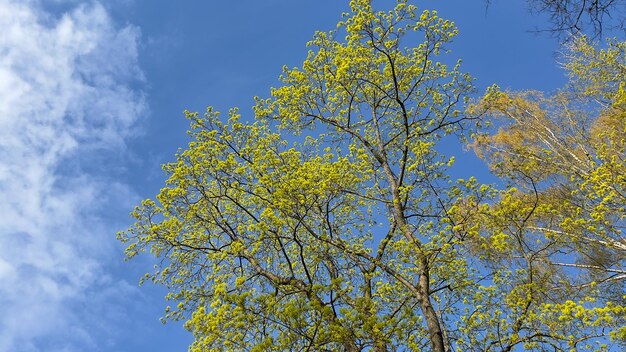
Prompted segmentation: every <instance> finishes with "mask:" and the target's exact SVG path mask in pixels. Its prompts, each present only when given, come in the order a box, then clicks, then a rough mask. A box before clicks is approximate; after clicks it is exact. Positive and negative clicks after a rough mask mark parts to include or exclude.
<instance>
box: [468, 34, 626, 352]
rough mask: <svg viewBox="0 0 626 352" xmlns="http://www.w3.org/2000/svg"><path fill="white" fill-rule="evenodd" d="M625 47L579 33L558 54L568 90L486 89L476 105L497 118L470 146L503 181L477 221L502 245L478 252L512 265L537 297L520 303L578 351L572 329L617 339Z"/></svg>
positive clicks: (625, 141)
mask: <svg viewBox="0 0 626 352" xmlns="http://www.w3.org/2000/svg"><path fill="white" fill-rule="evenodd" d="M625 49H626V43H624V42H616V41H610V42H609V46H608V48H607V49H605V50H599V49H597V48H595V47H594V46H593V45H591V44H590V42H589V41H588V40H587V39H586V38H585V37H579V38H577V39H576V40H574V41H573V42H572V43H571V44H570V50H569V52H568V53H567V54H566V56H565V65H564V66H565V68H566V69H567V70H568V72H569V74H570V84H569V85H568V87H567V88H565V89H563V90H561V91H560V92H558V93H556V94H554V95H552V96H547V97H546V96H544V95H543V94H542V93H539V92H523V93H502V92H499V91H497V90H493V91H491V92H490V93H489V94H487V96H486V97H485V98H484V100H483V106H482V108H484V109H486V111H487V113H489V114H494V115H495V116H497V117H498V118H499V119H498V120H496V121H495V122H494V132H493V134H491V135H481V136H478V137H477V139H476V141H475V144H474V147H475V149H476V150H477V151H478V153H479V155H480V156H481V157H482V158H483V159H484V160H485V161H487V162H488V163H489V164H490V165H491V167H492V170H493V171H494V172H495V173H496V174H498V175H499V176H501V177H503V178H504V179H506V180H509V182H510V185H511V186H512V188H509V189H508V190H507V191H505V192H503V193H502V195H501V197H500V201H499V202H497V203H495V204H493V205H492V206H491V209H490V210H489V211H486V212H485V217H484V222H483V224H485V227H484V231H485V232H486V233H489V234H490V235H489V236H491V237H493V238H495V237H497V236H499V237H500V238H499V239H498V241H501V242H500V245H501V246H502V251H501V252H502V253H498V254H494V253H485V254H484V255H485V256H487V257H490V258H491V259H492V260H493V261H494V262H498V263H501V261H502V260H504V261H506V262H507V263H514V264H515V265H516V266H519V268H520V269H519V270H521V271H520V273H521V274H520V275H519V278H518V279H517V280H519V281H520V282H523V283H524V284H526V285H529V287H530V289H529V290H528V294H529V297H531V298H532V299H533V300H536V301H535V302H529V303H528V304H529V307H528V308H527V309H528V310H529V311H530V310H532V309H533V306H534V307H535V308H536V310H537V312H536V313H535V314H540V315H541V314H544V315H547V316H553V317H554V323H552V324H550V327H551V330H552V331H555V332H557V331H561V332H562V335H563V337H567V339H568V340H569V344H570V346H571V347H572V348H577V349H578V348H582V347H584V346H585V345H587V344H589V343H588V341H586V339H585V336H578V335H577V334H576V333H574V331H577V330H579V331H580V330H581V329H582V330H584V329H587V330H589V329H591V330H596V332H595V333H594V334H591V335H590V336H601V335H603V334H604V333H605V331H604V330H603V329H605V328H607V327H610V326H615V329H614V330H613V331H612V332H611V333H610V335H611V336H612V337H613V343H615V344H617V343H618V341H619V340H620V339H621V340H622V342H623V340H624V338H625V337H626V328H624V316H625V315H624V312H625V308H624V304H625V303H626V296H625V293H626V290H625V289H626V266H625V265H626V238H625V237H624V235H623V230H624V226H625V225H626V223H625V222H624V220H625V219H626V178H625V175H626V104H625V103H626V94H625V93H626V91H625V90H624V89H625V88H626V81H625V80H624V77H626V75H625V74H626V50H625ZM495 127H497V128H498V130H497V131H495ZM489 236H488V237H489ZM483 240H484V239H483ZM475 246H477V247H478V246H480V245H479V244H475ZM527 314H530V313H527ZM568 335H569V336H568ZM588 337H589V336H587V338H588Z"/></svg>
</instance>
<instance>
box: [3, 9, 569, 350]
mask: <svg viewBox="0 0 626 352" xmlns="http://www.w3.org/2000/svg"><path fill="white" fill-rule="evenodd" d="M415 3H416V4H417V5H418V6H419V7H421V8H430V9H437V10H439V12H440V14H441V15H442V16H443V17H446V18H450V19H452V20H454V21H455V22H456V23H457V25H458V26H459V30H460V35H459V37H458V38H457V40H456V41H455V43H454V44H453V45H452V49H453V53H452V54H451V55H452V57H455V58H456V57H458V58H462V59H463V66H464V67H465V70H466V71H469V72H471V73H472V74H473V75H474V77H476V78H477V81H476V84H477V86H478V89H479V91H482V90H484V88H485V87H486V86H488V85H491V84H493V83H498V84H499V85H500V86H501V87H505V88H511V89H516V90H517V89H540V90H548V91H550V90H554V89H556V88H558V87H559V86H561V85H562V84H563V83H564V81H565V77H564V76H563V72H562V71H561V70H560V69H559V68H558V64H557V62H556V56H555V52H556V51H558V49H559V47H558V43H557V41H556V40H555V39H553V38H550V37H547V36H537V35H535V34H533V33H529V32H528V30H529V29H532V28H534V27H536V26H543V25H545V22H544V21H543V19H542V18H537V17H531V16H530V15H528V13H527V12H526V8H525V2H524V1H522V0H500V1H494V2H492V5H491V7H490V8H489V9H488V10H486V8H485V4H484V2H482V1H480V0H478V1H467V0H455V1H435V0H428V1H415ZM346 8H347V0H346V1H336V0H316V1H312V0H298V1H292V0H264V1H258V0H240V1H206V0H203V1H201V0H188V1H178V2H175V1H171V0H168V1H165V0H109V1H78V0H0V351H16V352H30V351H68V352H73V351H142V350H146V351H157V352H159V351H184V350H186V348H187V346H188V344H189V343H190V336H189V335H188V334H187V333H186V332H185V331H184V330H183V329H182V327H181V326H180V325H179V324H178V325H177V324H175V323H169V324H167V325H165V326H163V325H162V324H161V323H160V322H159V317H160V316H161V315H162V312H163V308H164V307H165V305H166V304H167V303H166V302H165V301H164V299H163V296H164V295H165V291H164V290H163V289H162V288H160V287H154V286H151V285H149V284H147V285H145V286H143V287H141V288H139V287H138V284H137V283H138V278H139V277H140V276H141V274H143V273H144V272H146V271H149V270H151V267H152V265H153V263H152V262H151V259H150V258H148V257H144V258H140V259H139V260H133V261H132V262H129V263H125V262H123V254H122V250H123V247H122V246H121V245H120V244H119V243H117V242H116V240H115V233H116V232H117V231H119V230H121V229H124V228H125V227H126V226H128V225H129V222H130V218H129V216H128V213H129V211H130V210H131V209H132V207H133V205H134V204H136V203H137V202H138V201H139V200H140V199H142V198H146V197H153V196H154V195H155V194H156V192H158V190H159V189H160V187H161V186H162V184H163V180H164V175H163V174H162V173H161V171H160V164H162V163H164V162H167V161H169V160H172V158H173V155H174V153H175V152H176V150H177V149H178V148H180V147H183V146H184V145H185V144H186V143H187V136H186V134H185V130H186V128H187V121H186V120H185V119H184V118H183V117H182V111H183V110H184V109H190V110H196V111H203V110H204V109H205V108H206V106H207V105H212V106H215V107H216V108H217V109H218V110H222V111H225V110H227V109H228V108H229V107H232V106H239V107H240V108H241V110H242V112H243V113H244V114H246V113H248V112H249V111H250V106H251V105H252V98H253V97H254V96H255V95H258V96H266V95H267V94H268V92H269V87H271V86H276V85H277V80H276V78H277V76H278V75H279V73H280V71H281V67H282V66H283V65H288V66H295V65H298V64H299V63H300V62H301V61H302V60H303V59H304V57H305V54H306V50H307V49H306V47H305V43H306V42H307V41H308V40H309V39H310V38H311V36H312V34H313V32H314V31H315V30H316V29H319V30H328V29H332V28H334V26H335V23H336V22H337V21H338V20H339V18H340V14H341V12H342V11H344V10H346ZM457 160H458V162H459V163H458V165H459V166H457V167H460V168H463V170H462V171H463V172H471V173H477V174H482V175H485V176H486V174H485V170H484V167H483V166H482V165H480V164H477V161H476V159H475V158H473V157H472V156H471V155H470V154H469V153H465V154H462V155H460V156H458V157H457Z"/></svg>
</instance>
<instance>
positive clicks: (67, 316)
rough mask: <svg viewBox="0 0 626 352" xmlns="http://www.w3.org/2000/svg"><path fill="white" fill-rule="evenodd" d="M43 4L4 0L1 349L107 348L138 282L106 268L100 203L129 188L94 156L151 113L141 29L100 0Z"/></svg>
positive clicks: (118, 146) (109, 239) (0, 49)
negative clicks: (58, 6) (66, 7)
mask: <svg viewBox="0 0 626 352" xmlns="http://www.w3.org/2000/svg"><path fill="white" fill-rule="evenodd" d="M40 5H41V3H40V2H38V1H35V0H0V28H1V32H2V34H1V35H0V351H16V352H21V351H55V350H58V351H74V350H98V349H105V350H106V348H107V346H105V345H102V344H101V341H100V340H98V339H100V338H101V336H100V334H102V333H101V332H98V331H102V330H106V329H103V328H102V327H103V326H106V325H107V324H109V323H110V321H109V320H112V319H119V314H122V313H121V312H120V311H119V308H118V309H117V310H116V309H115V307H113V308H112V309H108V308H107V307H106V303H107V302H116V300H117V301H119V300H120V298H119V297H118V298H116V296H120V295H121V296H125V295H127V294H128V293H129V290H133V289H132V288H130V287H129V286H128V285H127V284H125V283H124V282H120V281H119V280H117V281H116V279H114V278H112V277H111V276H109V275H107V274H106V271H105V269H106V268H105V264H103V263H106V260H107V259H106V257H107V254H109V255H110V254H111V251H112V249H113V233H112V232H113V231H114V230H115V229H114V227H113V226H111V225H110V224H107V223H105V221H104V220H103V218H102V216H101V214H100V213H101V212H102V211H103V209H104V208H106V207H107V206H109V205H110V204H112V203H115V202H116V201H118V200H116V199H114V198H115V197H116V196H115V195H116V194H123V193H127V192H129V191H128V188H127V187H126V186H124V185H122V184H117V183H115V182H114V181H113V180H112V179H111V177H110V176H108V175H107V174H106V167H101V166H100V167H99V166H98V165H92V164H90V163H89V160H90V159H92V158H94V160H98V163H101V162H102V161H103V160H107V158H106V157H104V158H103V157H102V155H107V154H109V155H114V154H115V153H120V152H121V151H123V148H124V144H123V142H124V139H125V138H127V137H128V136H129V135H132V134H133V127H134V125H135V123H136V121H137V119H138V117H140V116H141V115H143V114H145V109H146V106H145V103H144V100H143V97H142V96H141V94H140V93H138V92H137V91H136V90H134V89H133V88H132V87H133V85H137V84H140V82H141V80H142V76H141V71H140V69H139V67H138V63H137V45H138V40H139V31H138V30H137V29H136V28H135V27H132V26H126V27H118V26H116V25H115V24H114V23H113V21H112V20H111V18H110V17H109V15H108V13H107V11H106V9H105V8H104V7H103V6H102V5H101V4H99V3H97V2H92V3H89V4H82V5H70V6H71V7H72V9H71V11H70V12H68V13H66V14H64V15H60V16H58V15H54V14H50V13H47V12H46V11H45V10H44V9H43V8H42V7H41V6H40ZM113 158H114V156H113V157H110V158H108V160H113ZM104 165H106V162H105V163H104ZM88 170H89V171H88ZM122 299H123V298H122ZM114 304H115V303H114ZM94 331H95V332H94Z"/></svg>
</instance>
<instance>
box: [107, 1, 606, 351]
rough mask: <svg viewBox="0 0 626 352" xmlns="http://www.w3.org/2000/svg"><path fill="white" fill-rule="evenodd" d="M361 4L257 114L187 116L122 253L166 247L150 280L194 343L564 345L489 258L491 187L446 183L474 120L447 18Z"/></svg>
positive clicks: (203, 346) (506, 269)
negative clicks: (456, 144) (452, 147)
mask: <svg viewBox="0 0 626 352" xmlns="http://www.w3.org/2000/svg"><path fill="white" fill-rule="evenodd" d="M350 5H351V12H350V13H348V14H345V15H344V19H343V21H341V22H340V23H339V24H338V27H337V29H336V30H335V31H331V32H318V33H316V34H315V36H314V38H313V40H312V41H311V42H310V43H309V47H310V51H309V54H308V56H307V58H306V60H305V61H304V63H303V64H302V66H301V67H299V68H291V69H289V68H285V69H284V72H283V74H282V76H281V81H282V85H281V86H280V87H279V88H276V89H272V91H271V96H270V97H269V98H267V99H259V98H258V99H257V100H256V105H255V107H254V118H253V119H250V120H251V121H250V120H247V119H245V118H242V117H241V116H240V113H239V111H238V110H237V109H232V110H231V111H230V112H229V114H228V118H227V119H223V118H221V117H220V115H219V113H218V112H216V111H214V110H213V109H211V108H209V109H207V111H206V113H205V114H204V115H203V116H200V115H199V114H197V113H192V112H186V116H187V117H188V118H189V120H190V121H191V129H190V131H189V134H190V136H191V142H190V143H189V146H188V148H187V149H186V150H184V151H181V152H179V153H178V154H177V157H176V161H175V162H173V163H170V164H167V165H165V166H164V169H165V171H166V172H167V173H168V175H169V178H168V180H167V182H166V185H165V187H164V188H163V189H162V190H161V192H160V193H159V195H158V196H157V200H156V201H155V200H150V199H148V200H145V201H143V202H142V204H141V205H140V206H139V207H137V208H136V209H135V211H134V212H133V216H134V217H135V218H136V219H137V221H136V223H135V224H134V225H133V226H132V227H131V228H129V229H128V230H127V231H125V232H122V233H120V234H119V237H120V239H121V240H122V241H125V242H126V243H127V244H128V247H127V252H126V253H127V256H128V257H129V258H132V257H134V256H135V255H137V254H139V253H141V252H146V251H149V252H151V253H152V254H153V255H154V256H155V257H156V258H158V259H159V265H158V266H157V268H156V271H155V272H153V273H149V274H147V275H146V279H148V280H152V281H154V282H156V283H159V284H163V285H165V286H166V287H167V288H168V290H169V291H170V293H169V295H168V299H170V300H172V301H174V302H176V305H175V306H174V307H172V308H169V307H168V308H167V309H166V319H172V320H185V326H186V328H187V329H188V330H190V331H191V332H192V333H193V334H194V338H195V339H194V342H193V344H192V346H191V350H192V351H212V350H216V351H217V350H220V351H221V350H237V351H241V350H243V351H247V350H250V351H267V350H276V351H294V350H297V351H299V350H303V351H336V350H345V351H362V350H374V351H393V350H415V351H419V350H432V351H450V350H460V351H470V350H481V351H485V350H494V349H502V350H512V349H514V348H518V347H519V346H522V345H524V346H527V347H528V346H530V347H533V346H540V347H541V348H548V347H550V346H559V347H562V346H566V345H567V343H568V342H569V340H568V338H567V337H563V334H562V333H561V332H559V331H552V330H551V329H552V326H551V325H550V324H551V321H552V319H553V318H554V315H549V313H550V312H552V311H550V310H549V309H548V310H546V313H545V314H543V315H542V316H538V315H537V314H535V313H534V312H536V308H537V307H540V306H541V304H543V303H544V302H545V300H540V299H539V297H537V296H536V295H532V294H531V295H530V296H529V294H528V292H529V290H533V289H534V286H533V285H535V283H532V284H528V283H527V282H524V281H523V278H522V279H520V277H519V273H518V272H517V271H512V270H510V263H507V262H506V258H500V259H499V261H496V260H494V258H495V257H496V256H495V255H491V254H492V253H502V250H503V249H504V248H508V247H504V246H505V245H506V244H507V243H508V242H507V241H506V238H503V236H501V235H500V233H497V234H495V235H494V234H493V233H491V232H488V230H489V229H488V228H487V227H485V226H484V225H489V224H492V223H493V224H494V226H492V228H495V226H496V225H497V224H498V223H500V222H498V223H496V222H495V219H498V217H497V214H496V213H495V211H496V209H498V206H496V205H493V206H491V205H490V204H491V203H490V202H493V199H494V198H493V197H495V195H496V193H495V191H494V190H493V189H492V188H490V187H488V186H483V185H480V184H478V182H477V181H476V180H475V179H474V178H470V179H468V180H452V179H451V178H450V176H449V171H448V169H449V167H450V166H451V165H452V163H453V161H454V159H453V158H451V157H446V156H444V155H443V154H442V153H441V151H440V150H441V149H442V145H443V144H444V143H446V142H450V140H451V138H450V137H451V136H452V135H459V136H461V137H462V136H463V134H464V133H465V131H466V129H470V128H473V126H475V125H476V123H477V122H478V121H479V120H478V118H479V117H480V116H481V115H480V114H478V113H476V112H472V113H465V112H464V110H465V103H466V102H467V95H468V94H469V93H470V92H471V91H472V89H473V87H472V83H471V81H472V79H471V77H470V76H469V75H467V74H465V73H463V72H461V70H460V65H459V63H458V62H457V63H454V64H453V65H452V66H449V65H447V64H444V63H442V62H441V61H449V60H450V59H449V58H447V57H446V56H445V55H444V54H446V53H447V50H446V48H445V45H446V44H447V43H448V42H450V41H451V40H452V39H453V37H454V36H455V35H456V33H457V30H456V28H455V26H454V23H452V22H450V21H448V20H444V19H442V18H440V17H439V16H438V15H437V13H436V12H434V11H423V12H421V13H418V12H417V8H416V7H415V6H413V5H410V4H408V1H406V0H398V1H397V2H396V4H395V6H394V7H393V8H392V9H390V10H385V11H376V10H374V9H373V7H372V4H371V2H370V1H367V0H353V1H351V3H350ZM408 43H416V44H413V45H412V46H409V47H408V48H405V46H406V45H407V44H408ZM438 60H441V61H438ZM476 111H479V110H476ZM501 204H504V203H501ZM528 204H529V203H527V202H523V203H522V204H521V205H519V209H525V207H527V206H528ZM530 204H532V203H530ZM509 207H511V206H509ZM503 212H504V211H501V213H503ZM489 214H491V215H489ZM487 215H489V216H487ZM492 218H493V219H494V220H493V221H492V220H491V219H492ZM503 226H504V225H503ZM483 246H484V248H495V249H494V250H493V251H485V250H484V248H483ZM528 297H530V298H528ZM529 302H530V303H529ZM558 302H560V301H558ZM542 307H543V306H542ZM544 308H545V307H544ZM546 309H547V308H546ZM607 314H608V315H607V316H608V317H609V318H612V319H613V318H614V316H615V315H616V314H617V313H615V312H614V311H610V312H608V313H607ZM609 318H606V319H609ZM614 321H615V322H617V319H616V318H615V319H614ZM598 326H599V327H598V329H602V328H605V327H611V326H613V325H612V323H606V322H604V321H602V322H601V324H600V323H599V325H598ZM583 327H584V329H583V330H582V331H581V332H580V333H578V332H577V333H576V336H580V335H582V334H585V335H584V336H592V335H590V334H595V333H596V332H597V331H598V329H596V328H595V327H592V328H587V327H586V325H583ZM589 338H592V337H589Z"/></svg>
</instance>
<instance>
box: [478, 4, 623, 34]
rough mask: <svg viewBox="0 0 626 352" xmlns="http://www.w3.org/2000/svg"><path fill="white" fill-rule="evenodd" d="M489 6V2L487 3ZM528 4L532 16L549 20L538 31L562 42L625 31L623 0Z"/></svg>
mask: <svg viewBox="0 0 626 352" xmlns="http://www.w3.org/2000/svg"><path fill="white" fill-rule="evenodd" d="M489 3H491V0H487V4H489ZM527 3H528V6H529V10H530V11H531V12H532V13H535V14H545V15H547V16H548V18H549V21H550V25H551V26H550V27H546V28H543V29H539V31H542V32H543V31H546V32H551V33H553V34H555V35H557V36H559V37H562V38H563V37H564V39H567V38H570V37H571V36H572V35H578V34H579V33H588V34H589V35H592V36H593V37H601V36H602V33H603V32H605V31H606V30H615V29H619V30H625V29H626V28H624V18H626V17H625V15H626V1H624V0H527Z"/></svg>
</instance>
